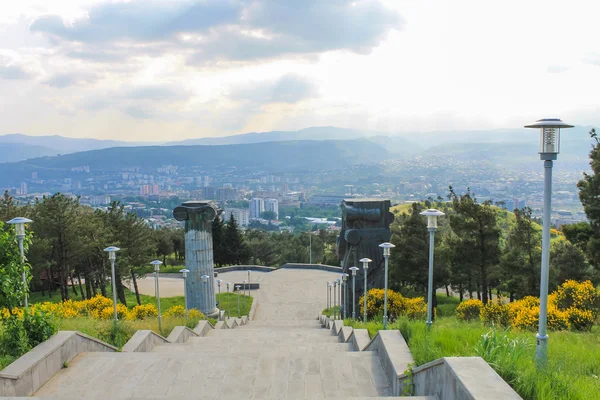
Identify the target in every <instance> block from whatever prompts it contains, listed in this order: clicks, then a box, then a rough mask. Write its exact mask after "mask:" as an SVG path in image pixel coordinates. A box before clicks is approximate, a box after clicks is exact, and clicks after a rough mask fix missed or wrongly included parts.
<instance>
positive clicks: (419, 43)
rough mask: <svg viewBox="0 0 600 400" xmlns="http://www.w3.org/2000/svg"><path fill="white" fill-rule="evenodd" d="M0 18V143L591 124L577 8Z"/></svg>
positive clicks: (299, 8)
mask: <svg viewBox="0 0 600 400" xmlns="http://www.w3.org/2000/svg"><path fill="white" fill-rule="evenodd" d="M2 9H3V13H2V17H0V32H1V33H2V34H1V35H0V37H1V39H0V88H1V89H2V91H1V93H2V94H1V95H0V102H1V103H2V105H3V110H4V113H3V124H2V125H1V127H2V129H1V130H0V134H7V133H24V134H29V135H47V134H59V135H63V136H67V137H95V138H100V139H120V140H128V141H160V140H163V139H164V138H168V139H169V140H182V139H186V138H198V137H211V136H225V135H232V134H237V133H243V132H251V131H270V130H297V129H302V128H305V127H308V126H323V125H335V126H341V127H348V128H356V129H363V130H375V131H381V132H391V133H394V132H406V131H409V132H421V131H435V130H454V129H460V130H471V129H494V128H518V127H521V126H522V125H523V123H528V122H530V121H532V120H535V119H538V118H542V117H560V118H563V119H564V120H568V121H569V122H570V123H573V124H576V125H594V124H595V122H596V121H597V119H596V117H595V116H594V114H596V113H597V111H598V107H597V106H596V105H597V104H598V103H599V102H598V98H597V95H596V94H595V93H596V92H598V90H596V89H597V88H596V85H598V83H597V82H599V80H598V79H597V77H598V74H600V50H599V49H598V45H597V44H596V43H595V40H594V38H595V35H594V20H593V16H594V14H593V13H591V12H589V11H591V10H590V6H589V3H588V2H585V1H574V2H570V3H569V5H568V7H565V6H564V3H559V2H543V3H542V2H541V1H531V2H527V3H522V2H516V1H508V2H504V3H502V4H487V3H481V2H475V1H465V2H460V3H456V2H453V3H451V2H449V1H435V2H433V3H427V4H425V3H413V4H410V3H402V4H399V3H397V2H394V1H388V0H380V1H376V0H368V1H367V0H360V1H354V2H350V1H341V0H339V1H335V2H327V3H325V2H316V1H306V2H299V3H297V4H291V3H290V4H282V3H279V2H273V1H266V0H262V1H261V0H253V1H246V2H239V1H208V0H207V1H172V2H169V3H165V2H154V1H149V2H144V1H132V2H107V1H73V0H64V1H56V2H52V3H51V4H50V3H48V4H46V3H44V2H40V1H39V0H27V1H23V2H19V3H8V4H4V5H3V6H2ZM309 10H310V11H309ZM32 115H35V116H36V117H35V118H31V116H32Z"/></svg>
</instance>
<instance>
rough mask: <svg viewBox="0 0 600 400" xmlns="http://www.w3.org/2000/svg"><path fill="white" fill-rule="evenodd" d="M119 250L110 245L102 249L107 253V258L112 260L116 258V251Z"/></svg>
mask: <svg viewBox="0 0 600 400" xmlns="http://www.w3.org/2000/svg"><path fill="white" fill-rule="evenodd" d="M119 250H121V249H120V248H118V247H116V246H110V247H107V248H105V249H104V251H106V252H107V253H108V259H109V260H111V261H114V260H116V259H117V251H119Z"/></svg>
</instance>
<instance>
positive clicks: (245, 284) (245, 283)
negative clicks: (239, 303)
mask: <svg viewBox="0 0 600 400" xmlns="http://www.w3.org/2000/svg"><path fill="white" fill-rule="evenodd" d="M243 283H244V309H245V308H246V298H247V297H246V286H247V281H246V280H244V281H243Z"/></svg>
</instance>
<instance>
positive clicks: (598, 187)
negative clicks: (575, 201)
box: [577, 129, 600, 268]
mask: <svg viewBox="0 0 600 400" xmlns="http://www.w3.org/2000/svg"><path fill="white" fill-rule="evenodd" d="M590 136H591V137H592V139H593V140H594V142H595V143H594V145H593V147H592V150H591V151H590V166H591V167H592V173H590V174H588V173H586V172H584V173H583V179H582V180H580V181H579V182H578V183H577V187H578V188H579V200H581V204H582V205H583V210H584V211H585V215H586V216H587V218H588V220H589V221H590V228H591V231H592V235H590V239H589V241H588V243H587V246H586V247H587V252H588V258H589V260H590V261H591V262H592V263H593V264H594V265H595V266H596V268H598V267H600V140H599V139H598V137H597V134H596V131H595V130H594V129H592V130H591V132H590Z"/></svg>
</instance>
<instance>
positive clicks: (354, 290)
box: [350, 267, 358, 319]
mask: <svg viewBox="0 0 600 400" xmlns="http://www.w3.org/2000/svg"><path fill="white" fill-rule="evenodd" d="M350 271H352V319H356V271H358V267H350Z"/></svg>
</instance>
